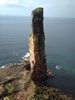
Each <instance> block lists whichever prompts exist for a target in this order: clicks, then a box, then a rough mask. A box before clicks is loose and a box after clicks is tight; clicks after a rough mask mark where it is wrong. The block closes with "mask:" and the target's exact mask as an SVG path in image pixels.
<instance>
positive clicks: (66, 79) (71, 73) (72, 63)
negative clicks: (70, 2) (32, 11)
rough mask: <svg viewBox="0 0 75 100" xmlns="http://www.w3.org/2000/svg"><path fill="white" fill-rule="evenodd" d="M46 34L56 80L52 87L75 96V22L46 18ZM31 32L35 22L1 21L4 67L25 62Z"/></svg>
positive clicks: (0, 52) (49, 62) (21, 19)
mask: <svg viewBox="0 0 75 100" xmlns="http://www.w3.org/2000/svg"><path fill="white" fill-rule="evenodd" d="M44 31H45V40H46V41H45V47H46V49H45V50H46V58H47V65H48V68H50V70H51V71H52V72H53V74H54V76H55V78H54V79H52V80H50V81H49V83H50V85H52V86H55V87H58V88H59V89H61V90H62V91H63V92H65V93H68V94H72V95H73V96H74V95H75V19H74V18H45V19H44ZM30 32H31V18H27V17H13V16H10V17H8V16H7V17H6V16H5V17H3V16H1V17H0V66H2V65H5V64H7V63H17V62H19V61H20V60H21V58H22V57H23V56H24V55H25V54H26V52H28V36H29V34H30ZM58 65H59V66H60V68H57V67H58ZM74 97H75V96H74Z"/></svg>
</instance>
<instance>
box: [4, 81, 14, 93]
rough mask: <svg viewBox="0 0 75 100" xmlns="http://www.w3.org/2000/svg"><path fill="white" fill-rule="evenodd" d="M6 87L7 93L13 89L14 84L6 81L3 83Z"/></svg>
mask: <svg viewBox="0 0 75 100" xmlns="http://www.w3.org/2000/svg"><path fill="white" fill-rule="evenodd" d="M5 87H6V89H7V90H8V92H9V93H11V92H12V91H13V89H14V86H13V85H12V83H8V84H6V85H5Z"/></svg>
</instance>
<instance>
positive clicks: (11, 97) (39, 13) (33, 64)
mask: <svg viewBox="0 0 75 100" xmlns="http://www.w3.org/2000/svg"><path fill="white" fill-rule="evenodd" d="M28 49H29V54H28V55H27V56H25V59H22V60H21V61H20V62H19V63H15V64H7V65H5V66H3V67H2V68H0V100H73V98H72V97H71V96H69V95H65V94H64V93H62V92H61V91H60V90H58V89H57V88H54V87H52V86H49V85H48V81H49V80H50V79H51V78H54V76H53V74H52V73H51V71H50V70H49V69H48V67H47V64H46V55H45V35H44V29H43V8H41V7H40V8H36V9H35V10H33V11H32V33H31V35H30V36H29V48H28ZM28 57H29V58H28Z"/></svg>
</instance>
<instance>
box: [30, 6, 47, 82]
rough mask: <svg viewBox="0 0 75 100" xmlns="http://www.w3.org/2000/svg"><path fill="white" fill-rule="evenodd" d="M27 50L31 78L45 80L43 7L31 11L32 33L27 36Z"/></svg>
mask: <svg viewBox="0 0 75 100" xmlns="http://www.w3.org/2000/svg"><path fill="white" fill-rule="evenodd" d="M29 52H30V58H29V61H30V65H31V78H32V79H33V80H34V81H35V80H38V79H39V80H41V81H43V80H45V79H46V76H47V65H46V59H45V36H44V29H43V8H36V9H35V10H33V11H32V33H31V34H30V37H29Z"/></svg>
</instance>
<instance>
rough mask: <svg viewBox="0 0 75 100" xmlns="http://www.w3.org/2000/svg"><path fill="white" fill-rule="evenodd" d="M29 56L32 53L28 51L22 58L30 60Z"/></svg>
mask: <svg viewBox="0 0 75 100" xmlns="http://www.w3.org/2000/svg"><path fill="white" fill-rule="evenodd" d="M29 56H30V53H29V52H27V53H26V55H24V56H23V57H22V59H23V60H26V61H28V59H29Z"/></svg>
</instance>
